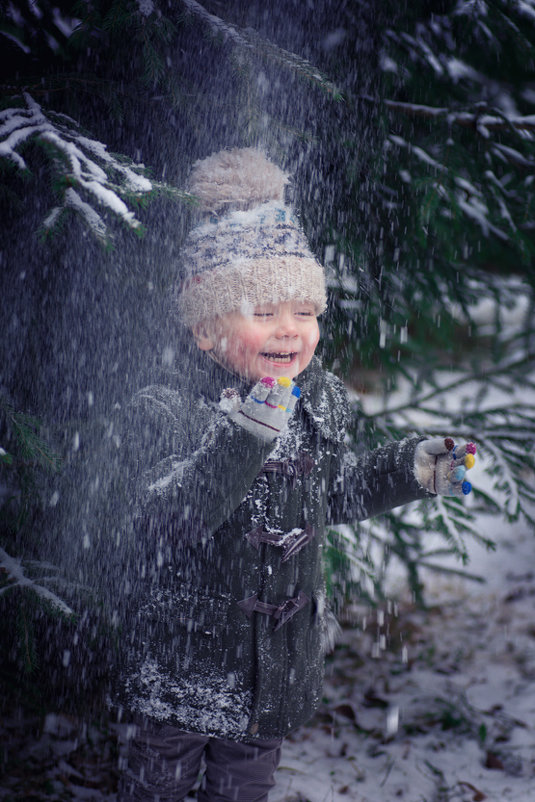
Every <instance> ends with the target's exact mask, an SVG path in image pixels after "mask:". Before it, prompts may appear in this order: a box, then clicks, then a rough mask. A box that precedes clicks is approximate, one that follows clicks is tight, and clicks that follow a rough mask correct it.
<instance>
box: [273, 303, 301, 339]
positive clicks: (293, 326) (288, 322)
mask: <svg viewBox="0 0 535 802" xmlns="http://www.w3.org/2000/svg"><path fill="white" fill-rule="evenodd" d="M295 336H297V323H296V320H295V316H294V314H293V312H292V311H291V310H288V309H285V310H281V312H280V313H279V315H278V317H277V337H295Z"/></svg>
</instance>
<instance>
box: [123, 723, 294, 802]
mask: <svg viewBox="0 0 535 802" xmlns="http://www.w3.org/2000/svg"><path fill="white" fill-rule="evenodd" d="M129 729H132V730H133V737H131V738H129V739H128V748H127V755H126V762H127V765H126V767H125V770H124V771H123V774H122V776H121V779H120V781H119V789H118V794H117V802H181V800H183V799H184V798H185V797H186V795H187V794H188V792H189V791H191V790H192V788H193V787H194V785H195V783H196V782H197V780H198V777H199V773H200V770H201V765H202V764H203V763H204V765H205V773H204V777H203V780H202V783H201V787H200V788H199V791H198V793H197V799H198V802H266V800H267V796H268V792H269V790H270V788H272V787H273V786H274V785H275V781H274V779H273V775H274V773H275V769H276V768H277V766H278V764H279V760H280V754H281V741H280V740H278V739H277V740H273V741H258V742H256V743H254V744H245V743H240V742H237V741H226V740H222V739H219V738H209V737H207V736H204V735H197V734H194V733H189V732H182V731H181V730H178V729H176V727H171V726H169V725H167V724H160V723H159V722H156V721H152V720H150V719H141V718H139V719H137V721H136V723H135V727H133V728H129Z"/></svg>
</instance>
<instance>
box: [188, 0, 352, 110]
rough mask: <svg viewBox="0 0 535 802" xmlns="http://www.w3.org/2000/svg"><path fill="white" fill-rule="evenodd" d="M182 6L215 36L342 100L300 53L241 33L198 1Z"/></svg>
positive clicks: (247, 32)
mask: <svg viewBox="0 0 535 802" xmlns="http://www.w3.org/2000/svg"><path fill="white" fill-rule="evenodd" d="M182 3H183V5H184V6H186V8H187V9H188V11H189V12H190V13H191V14H193V15H195V16H196V17H199V19H201V20H203V22H206V23H207V24H208V26H209V27H210V28H211V30H212V31H213V32H214V33H215V34H218V35H219V36H222V37H223V39H224V40H225V41H230V42H232V44H233V45H235V46H237V47H239V48H241V49H242V50H245V51H250V52H254V53H258V52H260V53H264V54H265V55H266V56H268V58H271V59H273V60H274V61H277V62H278V63H279V64H282V65H283V66H285V67H288V68H290V69H293V70H295V71H296V72H298V73H300V74H301V75H303V76H304V77H305V78H308V79H309V80H311V81H313V83H316V84H318V86H320V87H321V88H322V89H324V90H326V91H327V92H329V94H331V95H332V96H333V97H334V98H335V99H336V100H339V99H340V98H341V92H340V89H339V88H338V87H337V86H335V84H333V83H332V81H329V79H328V78H326V77H325V76H324V75H322V74H321V73H320V72H319V70H318V69H317V68H316V67H315V66H314V65H313V64H311V63H310V61H307V59H304V58H301V56H298V55H297V54H296V53H292V52H291V51H289V50H284V49H283V48H282V47H278V46H277V45H275V44H273V42H270V41H268V40H267V39H264V38H262V37H261V36H260V35H259V34H258V33H257V32H256V31H254V30H253V29H252V28H247V29H241V28H238V27H237V26H236V25H233V24H232V23H230V22H225V20H223V19H221V17H217V16H216V15H215V14H211V13H210V12H209V11H207V10H206V9H205V8H204V6H202V5H201V4H200V3H197V2H196V0H182Z"/></svg>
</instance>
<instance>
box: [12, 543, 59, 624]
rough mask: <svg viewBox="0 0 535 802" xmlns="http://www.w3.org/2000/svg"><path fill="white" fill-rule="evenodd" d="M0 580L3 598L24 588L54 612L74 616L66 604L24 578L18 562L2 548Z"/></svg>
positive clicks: (42, 587) (45, 589)
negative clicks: (0, 581) (51, 607)
mask: <svg viewBox="0 0 535 802" xmlns="http://www.w3.org/2000/svg"><path fill="white" fill-rule="evenodd" d="M0 578H1V579H2V580H3V581H2V584H1V586H0V596H3V595H4V594H5V593H7V592H8V591H10V590H13V588H16V587H19V588H26V589H28V590H30V591H32V592H33V593H35V594H36V595H37V596H39V598H41V599H43V601H46V602H48V603H49V604H51V605H52V606H53V607H54V608H55V609H56V610H58V611H59V612H60V613H63V614H64V615H69V616H71V615H74V611H73V610H71V608H70V607H69V605H68V604H66V602H64V601H63V599H60V597H59V596H57V595H56V594H55V593H53V592H52V591H51V590H49V589H48V588H45V587H44V586H43V585H39V584H38V583H37V582H35V580H33V579H31V578H30V577H28V576H26V574H25V573H24V568H23V567H22V564H21V562H20V560H17V559H15V558H14V557H11V556H10V555H9V554H8V553H7V552H6V551H4V549H3V548H1V547H0Z"/></svg>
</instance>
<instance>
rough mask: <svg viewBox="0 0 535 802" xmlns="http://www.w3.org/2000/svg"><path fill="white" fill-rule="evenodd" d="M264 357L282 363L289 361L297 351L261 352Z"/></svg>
mask: <svg viewBox="0 0 535 802" xmlns="http://www.w3.org/2000/svg"><path fill="white" fill-rule="evenodd" d="M262 356H263V357H264V359H267V360H269V361H270V362H280V363H282V364H284V363H289V362H291V361H292V360H293V359H294V358H295V357H296V356H297V351H290V352H287V351H286V352H284V353H282V352H278V351H277V352H275V353H271V354H267V353H266V354H262Z"/></svg>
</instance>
